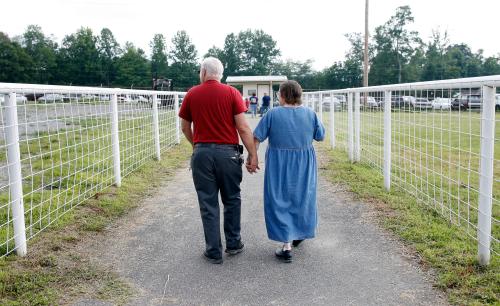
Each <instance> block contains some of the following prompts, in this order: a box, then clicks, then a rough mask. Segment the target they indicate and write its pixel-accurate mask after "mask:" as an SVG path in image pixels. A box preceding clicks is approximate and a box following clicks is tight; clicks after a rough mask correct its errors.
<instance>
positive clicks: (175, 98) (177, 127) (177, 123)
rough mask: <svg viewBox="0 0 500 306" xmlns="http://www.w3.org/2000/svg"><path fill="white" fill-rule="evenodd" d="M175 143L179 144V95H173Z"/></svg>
mask: <svg viewBox="0 0 500 306" xmlns="http://www.w3.org/2000/svg"><path fill="white" fill-rule="evenodd" d="M174 110H175V111H174V113H175V143H177V144H179V143H181V122H180V118H179V94H177V93H175V94H174Z"/></svg>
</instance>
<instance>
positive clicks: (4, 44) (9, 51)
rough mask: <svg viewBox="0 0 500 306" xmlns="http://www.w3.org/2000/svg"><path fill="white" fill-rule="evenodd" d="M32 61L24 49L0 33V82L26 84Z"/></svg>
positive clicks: (29, 79) (29, 78) (30, 78)
mask: <svg viewBox="0 0 500 306" xmlns="http://www.w3.org/2000/svg"><path fill="white" fill-rule="evenodd" d="M32 67H33V60H32V59H31V57H30V56H29V55H28V54H27V53H26V52H25V51H24V49H23V48H22V47H21V46H20V45H19V44H18V43H17V42H14V41H11V39H10V38H9V37H8V36H7V35H6V34H4V33H2V32H0V82H13V83H28V82H30V81H31V80H32V69H31V68H32Z"/></svg>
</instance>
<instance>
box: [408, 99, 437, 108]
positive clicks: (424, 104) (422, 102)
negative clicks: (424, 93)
mask: <svg viewBox="0 0 500 306" xmlns="http://www.w3.org/2000/svg"><path fill="white" fill-rule="evenodd" d="M410 106H411V107H412V108H414V109H429V108H432V103H431V102H430V101H429V100H428V99H427V98H414V99H412V100H411V102H410Z"/></svg>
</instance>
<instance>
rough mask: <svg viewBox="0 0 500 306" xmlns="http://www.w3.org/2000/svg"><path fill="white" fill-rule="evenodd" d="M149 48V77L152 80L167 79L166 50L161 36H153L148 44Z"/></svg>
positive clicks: (163, 38) (164, 41)
mask: <svg viewBox="0 0 500 306" xmlns="http://www.w3.org/2000/svg"><path fill="white" fill-rule="evenodd" d="M149 46H150V48H151V75H152V76H153V77H154V78H166V77H167V69H168V62H167V48H166V40H165V37H164V36H163V34H155V35H154V36H153V40H152V41H151V42H150V43H149Z"/></svg>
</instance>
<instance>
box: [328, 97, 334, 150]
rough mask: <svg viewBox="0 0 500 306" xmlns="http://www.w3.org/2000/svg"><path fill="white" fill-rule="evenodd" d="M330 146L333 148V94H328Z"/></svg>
mask: <svg viewBox="0 0 500 306" xmlns="http://www.w3.org/2000/svg"><path fill="white" fill-rule="evenodd" d="M330 98H331V99H330V122H329V123H330V146H331V147H332V149H334V148H335V102H334V99H335V98H334V97H333V93H331V94H330Z"/></svg>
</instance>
